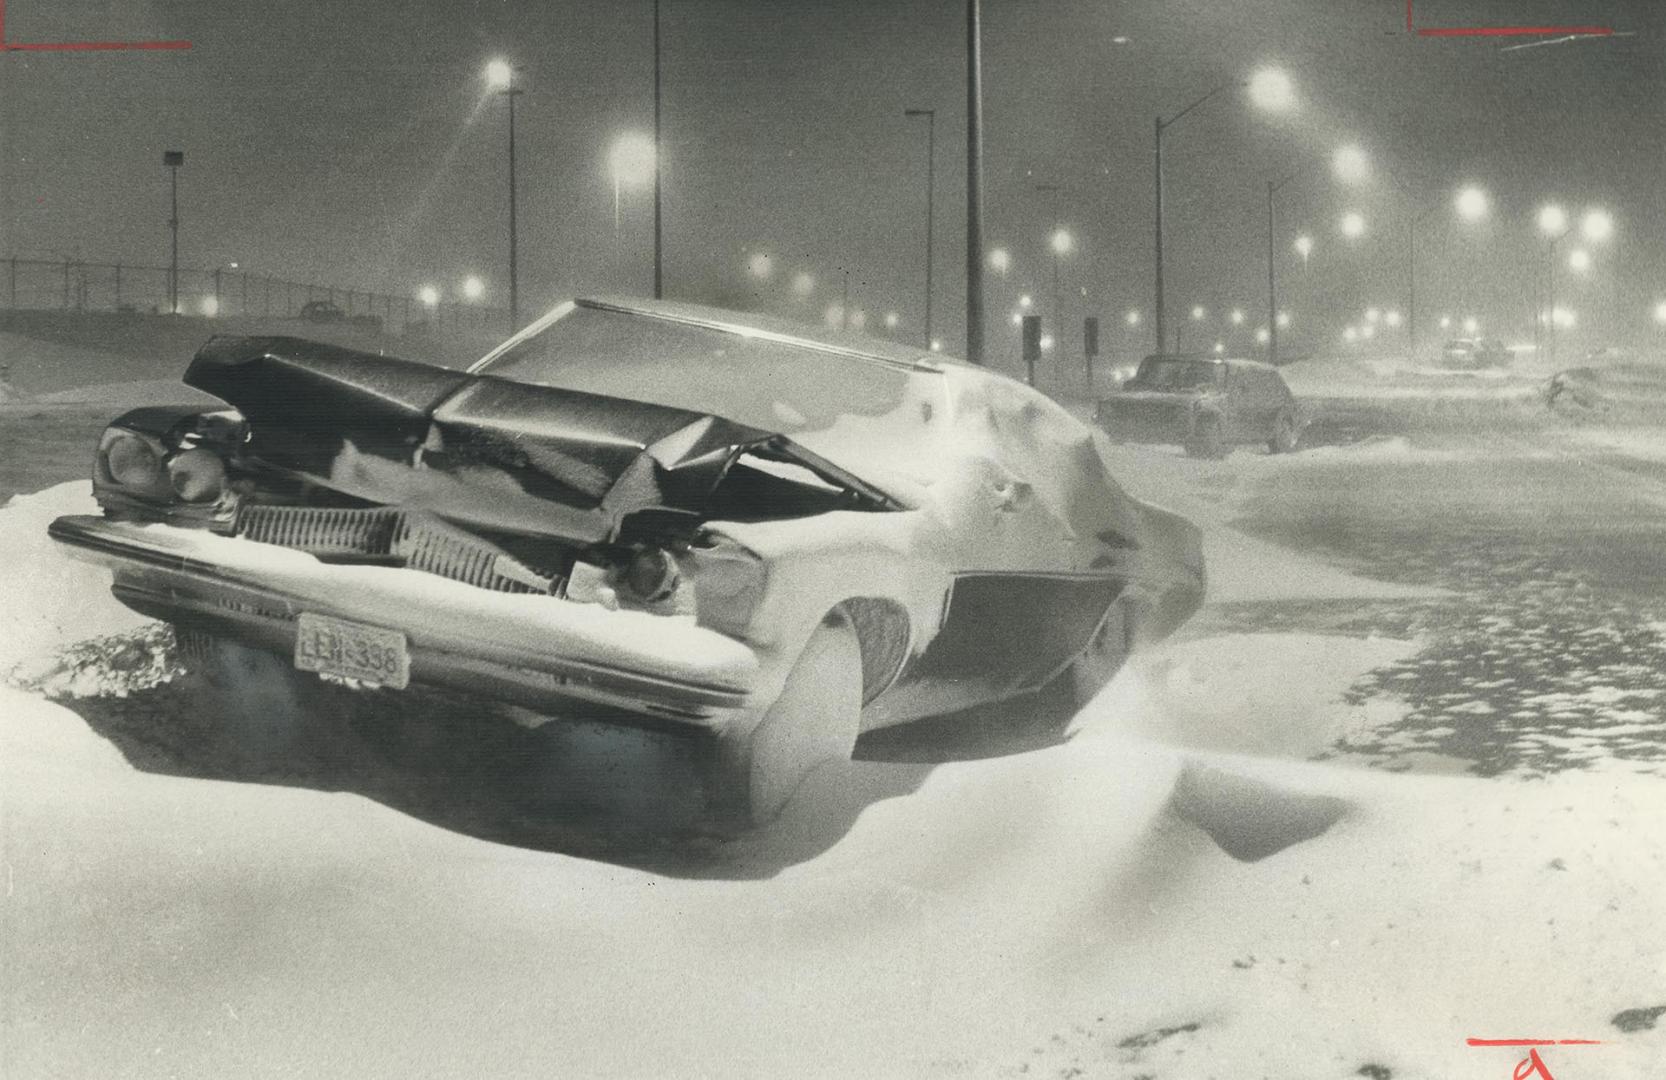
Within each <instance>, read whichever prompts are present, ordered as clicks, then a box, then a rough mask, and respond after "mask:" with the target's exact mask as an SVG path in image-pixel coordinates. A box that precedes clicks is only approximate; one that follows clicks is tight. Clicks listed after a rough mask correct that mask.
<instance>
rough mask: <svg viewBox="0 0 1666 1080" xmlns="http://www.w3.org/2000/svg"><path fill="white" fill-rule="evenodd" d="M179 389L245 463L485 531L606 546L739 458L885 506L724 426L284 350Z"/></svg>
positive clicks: (291, 344) (226, 354) (607, 401)
mask: <svg viewBox="0 0 1666 1080" xmlns="http://www.w3.org/2000/svg"><path fill="white" fill-rule="evenodd" d="M184 382H185V383H186V385H188V386H192V387H195V388H196V389H199V390H204V391H206V392H208V393H210V394H213V395H215V396H216V397H219V398H221V399H222V400H224V401H226V402H228V403H229V404H231V405H232V406H234V407H235V408H236V409H237V410H238V412H240V413H241V414H242V415H243V417H244V419H245V420H246V421H247V422H248V426H249V442H248V444H247V446H246V447H245V448H244V452H245V454H246V455H248V456H250V457H253V458H255V459H256V460H258V461H259V462H261V463H262V464H263V465H265V466H268V467H271V468H275V469H277V470H280V471H282V472H285V473H290V474H295V475H299V476H302V477H305V478H307V479H309V480H311V481H313V482H315V483H318V484H320V485H322V486H325V487H329V488H332V489H334V490H337V491H341V492H344V493H346V494H349V495H353V496H356V497H358V498H363V499H368V500H371V501H375V502H386V503H398V504H400V505H404V506H407V507H411V508H413V509H425V510H430V511H433V512H434V513H437V514H440V515H441V516H445V517H450V518H454V519H460V520H466V521H470V522H472V523H475V524H478V525H482V526H485V527H490V528H497V529H504V530H508V531H513V532H525V533H532V534H547V533H552V532H553V533H556V534H559V535H562V536H565V537H567V538H569V539H573V540H580V541H585V542H599V541H605V540H613V539H617V538H618V536H619V534H620V532H621V530H622V529H623V528H624V527H625V525H626V521H627V519H628V518H630V517H631V516H632V515H636V514H642V513H657V515H658V517H659V518H661V519H668V520H671V521H675V520H677V519H679V518H681V519H686V522H687V525H688V527H690V528H692V527H693V525H694V524H697V522H698V514H699V512H700V509H701V507H702V505H703V503H704V502H705V500H706V499H708V498H709V497H710V496H711V494H712V492H713V490H714V489H715V488H716V487H717V485H718V483H719V482H721V481H722V479H723V477H724V475H725V474H726V473H727V471H728V469H729V466H730V465H732V464H733V463H734V461H735V459H736V458H737V457H739V456H740V455H741V454H742V453H744V452H747V451H752V452H756V453H759V454H761V455H763V456H766V457H772V458H776V459H778V460H787V461H793V462H796V463H798V464H801V465H804V466H805V467H807V468H810V469H812V470H813V471H815V472H818V473H820V474H821V475H823V476H824V477H827V478H828V479H830V480H833V481H835V482H837V483H840V484H843V485H845V486H847V487H849V488H851V489H852V490H853V491H856V492H858V493H859V494H861V495H863V496H865V497H867V498H869V499H871V500H874V501H876V502H878V503H881V504H886V503H889V502H890V500H889V499H888V497H887V496H885V495H884V494H883V493H882V492H879V491H877V490H876V489H874V488H872V487H871V486H869V485H867V484H865V483H864V482H863V481H861V480H859V479H858V478H856V477H854V476H851V475H849V474H847V473H845V472H843V471H842V470H840V469H838V468H836V467H834V466H833V465H831V464H830V463H828V462H826V461H824V460H822V459H821V458H818V457H816V456H815V455H813V454H811V453H809V452H808V451H806V450H804V449H803V448H802V447H798V446H796V445H795V444H793V443H792V441H791V440H789V439H787V438H786V437H785V436H782V435H779V434H777V433H773V432H768V431H763V430H760V429H758V428H753V427H749V426H747V425H744V424H737V423H734V422H732V421H729V420H725V419H723V418H722V417H718V416H712V415H708V414H703V413H697V412H690V411H687V410H683V409H675V408H669V407H666V406H662V405H652V404H647V403H644V402H639V401H628V400H624V399H621V398H614V397H605V396H602V395H598V394H587V393H583V392H580V391H575V390H562V389H556V388H553V387H545V386H535V385H532V384H529V383H521V382H515V381H512V380H508V379H501V378H497V377H495V376H491V375H469V374H466V373H464V372H460V371H454V370H451V369H449V368H442V367H436V366H434V365H430V364H421V363H415V362H412V361H407V360H399V359H395V358H392V357H384V356H377V355H374V354H371V353H363V352H358V351H355V350H351V349H345V348H340V347H337V346H333V345H326V344H322V343H319V342H313V341H306V340H303V339H300V338H289V337H216V338H214V339H212V340H210V341H209V342H208V344H207V345H205V346H204V347H203V348H202V350H201V351H200V352H199V353H198V354H197V356H196V357H195V359H193V360H192V362H191V366H190V367H189V368H188V369H187V370H186V373H185V377H184Z"/></svg>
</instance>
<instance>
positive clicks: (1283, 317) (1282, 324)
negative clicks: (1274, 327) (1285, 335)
mask: <svg viewBox="0 0 1666 1080" xmlns="http://www.w3.org/2000/svg"><path fill="white" fill-rule="evenodd" d="M1275 321H1276V322H1277V323H1278V328H1279V329H1280V330H1288V329H1289V328H1290V313H1289V312H1288V311H1281V312H1279V313H1278V318H1277V319H1276V320H1275Z"/></svg>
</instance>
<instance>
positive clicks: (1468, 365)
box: [1440, 338, 1512, 371]
mask: <svg viewBox="0 0 1666 1080" xmlns="http://www.w3.org/2000/svg"><path fill="white" fill-rule="evenodd" d="M1511 358H1512V357H1511V354H1510V347H1509V346H1508V345H1505V344H1504V343H1503V342H1502V341H1498V340H1496V339H1494V338H1457V339H1455V340H1452V341H1448V342H1447V343H1446V347H1445V348H1443V349H1442V350H1441V353H1440V359H1441V366H1442V367H1449V368H1453V369H1455V370H1459V371H1475V370H1477V369H1480V368H1493V367H1505V366H1506V365H1508V364H1509V363H1510V360H1511Z"/></svg>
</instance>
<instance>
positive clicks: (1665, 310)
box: [1654, 300, 1666, 326]
mask: <svg viewBox="0 0 1666 1080" xmlns="http://www.w3.org/2000/svg"><path fill="white" fill-rule="evenodd" d="M1654 321H1655V322H1657V323H1659V324H1660V325H1662V326H1666V300H1662V301H1660V302H1659V303H1657V304H1655V306H1654Z"/></svg>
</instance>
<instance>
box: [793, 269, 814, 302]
mask: <svg viewBox="0 0 1666 1080" xmlns="http://www.w3.org/2000/svg"><path fill="white" fill-rule="evenodd" d="M815 291H816V279H815V276H814V275H812V274H810V273H807V272H806V271H803V270H800V271H799V272H798V273H796V274H794V275H793V295H794V296H796V297H798V298H799V299H801V300H802V299H803V298H805V297H807V296H809V295H810V294H811V293H813V292H815Z"/></svg>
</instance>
